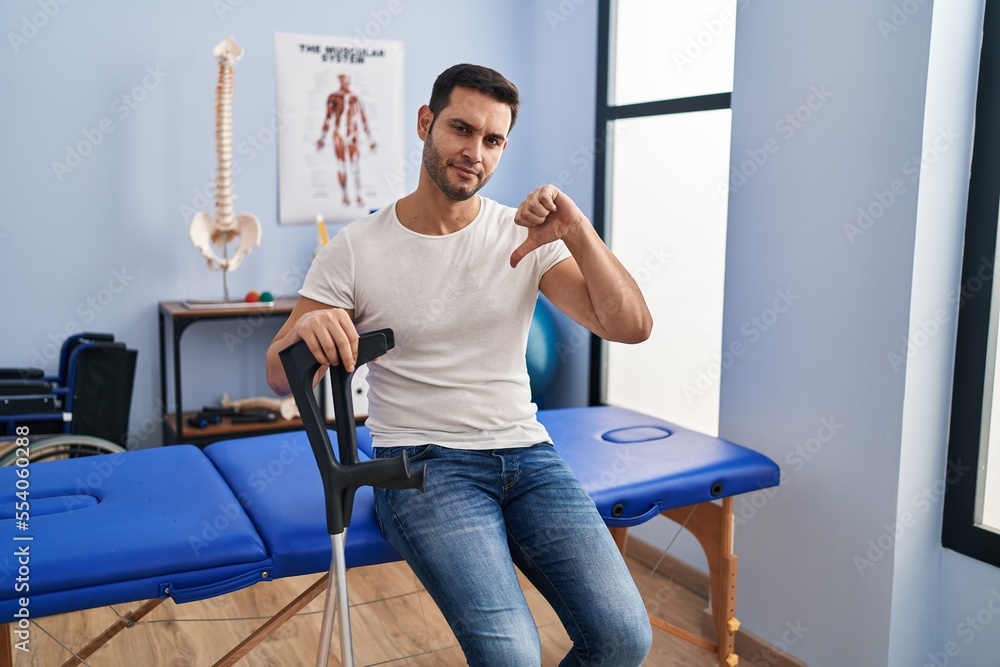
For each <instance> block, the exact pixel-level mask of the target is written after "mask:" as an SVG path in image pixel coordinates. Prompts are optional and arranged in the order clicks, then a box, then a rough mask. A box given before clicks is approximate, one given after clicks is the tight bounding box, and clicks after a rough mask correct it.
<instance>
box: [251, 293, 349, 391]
mask: <svg viewBox="0 0 1000 667" xmlns="http://www.w3.org/2000/svg"><path fill="white" fill-rule="evenodd" d="M300 340H304V341H305V342H306V346H307V347H308V348H309V350H310V351H311V352H312V353H313V356H314V357H315V358H316V361H318V362H319V363H320V365H321V366H320V369H319V373H317V375H316V378H315V379H316V381H317V382H318V381H319V379H320V378H322V377H323V374H325V373H326V369H327V367H328V366H334V365H336V364H339V363H343V365H344V369H345V370H346V371H348V372H352V371H354V367H355V365H356V364H357V360H358V332H357V329H355V328H354V311H353V310H345V309H343V308H331V307H330V306H328V305H326V304H324V303H320V302H319V301H314V300H312V299H309V298H306V297H304V296H300V297H299V300H298V301H297V302H296V304H295V308H293V309H292V312H291V314H290V315H289V316H288V319H287V320H286V321H285V324H284V325H282V327H281V330H280V331H278V333H277V335H276V336H275V337H274V340H272V341H271V345H270V347H268V348H267V384H268V385H269V386H270V387H271V389H273V390H274V393H276V394H278V395H279V396H285V395H287V394H288V392H289V391H290V389H289V386H288V379H287V378H286V377H285V369H284V368H283V367H282V365H281V360H280V359H279V358H278V353H279V352H281V350H283V349H285V348H286V347H288V346H289V345H291V344H292V343H297V342H298V341H300Z"/></svg>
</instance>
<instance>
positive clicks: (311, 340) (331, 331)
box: [292, 308, 358, 373]
mask: <svg viewBox="0 0 1000 667" xmlns="http://www.w3.org/2000/svg"><path fill="white" fill-rule="evenodd" d="M292 332H293V335H294V336H295V340H299V339H301V340H304V341H305V342H306V345H307V346H309V350H310V351H311V352H312V353H313V356H314V357H316V361H318V362H319V363H320V364H322V365H324V366H336V365H337V364H340V363H343V365H344V370H346V371H347V372H348V373H350V372H352V371H353V370H354V365H355V363H356V362H357V359H358V332H357V329H355V328H354V322H353V321H352V320H351V316H350V314H349V313H348V312H347V311H346V310H344V309H343V308H324V309H322V310H313V311H309V312H308V313H305V314H303V315H302V317H300V318H299V319H298V320H297V321H296V322H295V326H294V327H293V328H292ZM292 342H295V341H292Z"/></svg>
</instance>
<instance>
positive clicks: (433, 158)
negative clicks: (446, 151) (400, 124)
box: [423, 124, 493, 201]
mask: <svg viewBox="0 0 1000 667" xmlns="http://www.w3.org/2000/svg"><path fill="white" fill-rule="evenodd" d="M433 130H434V125H433V124H432V125H431V130H430V131H428V133H427V139H426V140H424V154H423V160H424V168H425V169H426V170H427V174H428V175H429V176H430V177H431V180H432V181H434V183H435V184H436V185H437V186H438V189H440V190H441V192H443V193H444V195H445V196H446V197H448V198H449V199H453V200H455V201H465V200H467V199H470V198H472V196H473V195H474V194H476V193H477V192H479V190H480V189H482V187H483V186H484V185H486V184H487V183H488V182H489V180H490V177H491V176H493V174H490V175H489V176H487V177H486V178H482V177H480V180H479V182H477V183H476V184H475V185H465V184H462V185H455V184H454V183H453V182H452V181H451V179H450V178H449V176H450V174H449V173H448V167H449V166H451V165H452V164H456V165H458V166H460V167H467V168H469V169H473V170H475V169H476V165H475V164H474V163H471V162H466V161H464V160H459V161H452V162H449V161H446V160H444V159H443V158H442V157H441V154H440V153H439V152H438V150H437V147H436V146H435V145H434V140H433V139H432V138H431V137H432V136H433Z"/></svg>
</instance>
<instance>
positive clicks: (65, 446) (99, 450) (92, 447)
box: [0, 435, 125, 466]
mask: <svg viewBox="0 0 1000 667" xmlns="http://www.w3.org/2000/svg"><path fill="white" fill-rule="evenodd" d="M124 451H125V448H124V447H121V446H119V445H116V444H115V443H113V442H111V441H110V440H103V439H101V438H94V437H91V436H88V435H55V436H52V437H49V438H42V439H40V440H38V441H36V442H33V443H31V449H30V452H29V456H28V461H29V462H31V463H40V462H42V461H56V460H59V459H75V458H80V457H82V456H97V455H99V454H117V453H119V452H124ZM17 459H18V456H17V449H16V448H14V449H11V450H10V451H8V452H5V453H4V454H3V455H2V456H0V466H9V465H13V464H14V462H15V461H17Z"/></svg>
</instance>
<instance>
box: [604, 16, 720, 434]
mask: <svg viewBox="0 0 1000 667" xmlns="http://www.w3.org/2000/svg"><path fill="white" fill-rule="evenodd" d="M736 5H737V1H736V0H711V1H704V0H703V1H699V2H687V3H680V2H669V3H665V2H662V0H618V1H617V2H602V3H600V5H599V7H600V10H599V11H600V16H599V28H598V31H599V32H598V35H599V38H598V39H599V43H598V82H597V131H598V133H599V140H598V145H599V146H605V147H606V150H605V151H604V159H603V160H599V161H598V162H597V164H596V169H595V171H596V175H595V178H596V183H595V193H596V196H595V205H594V218H595V220H594V224H595V226H596V227H597V230H598V231H599V232H600V233H601V234H602V236H603V237H604V239H605V240H606V241H607V242H608V244H609V246H610V247H611V249H612V250H613V251H614V252H615V254H616V255H617V256H618V257H619V259H620V260H621V261H622V263H623V264H624V265H625V267H626V268H627V269H628V270H629V271H630V272H631V273H632V275H633V277H635V279H636V281H637V282H638V283H639V286H640V288H641V289H642V291H643V295H644V296H645V298H646V301H647V303H648V304H649V307H650V310H651V311H652V315H653V322H654V326H653V334H652V336H651V338H650V340H649V341H647V342H646V343H644V344H643V345H641V346H627V345H618V344H613V343H612V344H608V343H604V342H603V341H600V340H599V339H596V338H595V339H594V342H593V348H592V351H591V396H590V401H591V403H592V404H601V403H611V404H614V405H621V406H624V407H629V408H633V409H636V410H640V411H642V412H645V413H648V414H653V415H656V416H658V417H661V418H663V419H667V420H669V421H672V422H674V423H677V424H680V425H682V426H686V427H689V428H693V429H695V430H698V431H702V432H705V433H709V434H712V435H716V434H717V433H718V425H719V376H720V373H721V359H720V350H721V347H722V303H723V278H724V275H725V250H726V218H727V212H728V186H727V184H728V181H729V143H730V132H731V111H730V92H731V90H732V85H733V58H734V52H735V33H736ZM650 369H655V372H650Z"/></svg>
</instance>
